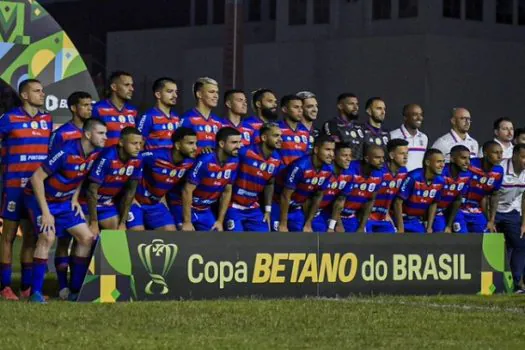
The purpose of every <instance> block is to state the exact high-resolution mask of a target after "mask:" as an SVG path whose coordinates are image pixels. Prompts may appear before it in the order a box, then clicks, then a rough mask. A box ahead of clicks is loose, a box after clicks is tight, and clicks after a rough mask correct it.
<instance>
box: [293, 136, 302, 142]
mask: <svg viewBox="0 0 525 350" xmlns="http://www.w3.org/2000/svg"><path fill="white" fill-rule="evenodd" d="M293 140H294V142H295V143H300V142H301V138H300V137H299V136H294V138H293Z"/></svg>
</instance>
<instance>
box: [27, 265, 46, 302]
mask: <svg viewBox="0 0 525 350" xmlns="http://www.w3.org/2000/svg"><path fill="white" fill-rule="evenodd" d="M46 272H47V259H38V258H34V259H33V283H32V284H31V294H34V293H37V292H39V293H42V289H43V288H44V278H45V277H46Z"/></svg>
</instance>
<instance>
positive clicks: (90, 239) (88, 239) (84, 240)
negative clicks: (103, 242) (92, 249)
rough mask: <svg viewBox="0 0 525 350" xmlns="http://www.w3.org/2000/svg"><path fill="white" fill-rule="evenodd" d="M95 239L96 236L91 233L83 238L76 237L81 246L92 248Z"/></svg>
mask: <svg viewBox="0 0 525 350" xmlns="http://www.w3.org/2000/svg"><path fill="white" fill-rule="evenodd" d="M94 239H95V235H93V234H92V233H91V232H90V233H86V234H83V235H82V236H79V237H76V241H77V243H78V245H81V246H84V247H86V246H91V245H92V244H93V241H94Z"/></svg>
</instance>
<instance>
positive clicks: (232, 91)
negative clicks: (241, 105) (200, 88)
mask: <svg viewBox="0 0 525 350" xmlns="http://www.w3.org/2000/svg"><path fill="white" fill-rule="evenodd" d="M234 94H243V95H245V96H246V94H245V93H244V91H242V90H241V89H230V90H227V91H226V92H225V93H224V103H226V101H228V100H229V99H230V97H232V96H233V95H234Z"/></svg>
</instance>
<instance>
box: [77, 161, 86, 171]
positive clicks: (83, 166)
mask: <svg viewBox="0 0 525 350" xmlns="http://www.w3.org/2000/svg"><path fill="white" fill-rule="evenodd" d="M78 169H79V170H80V171H84V169H86V163H82V164H80V166H79V168H78Z"/></svg>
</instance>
